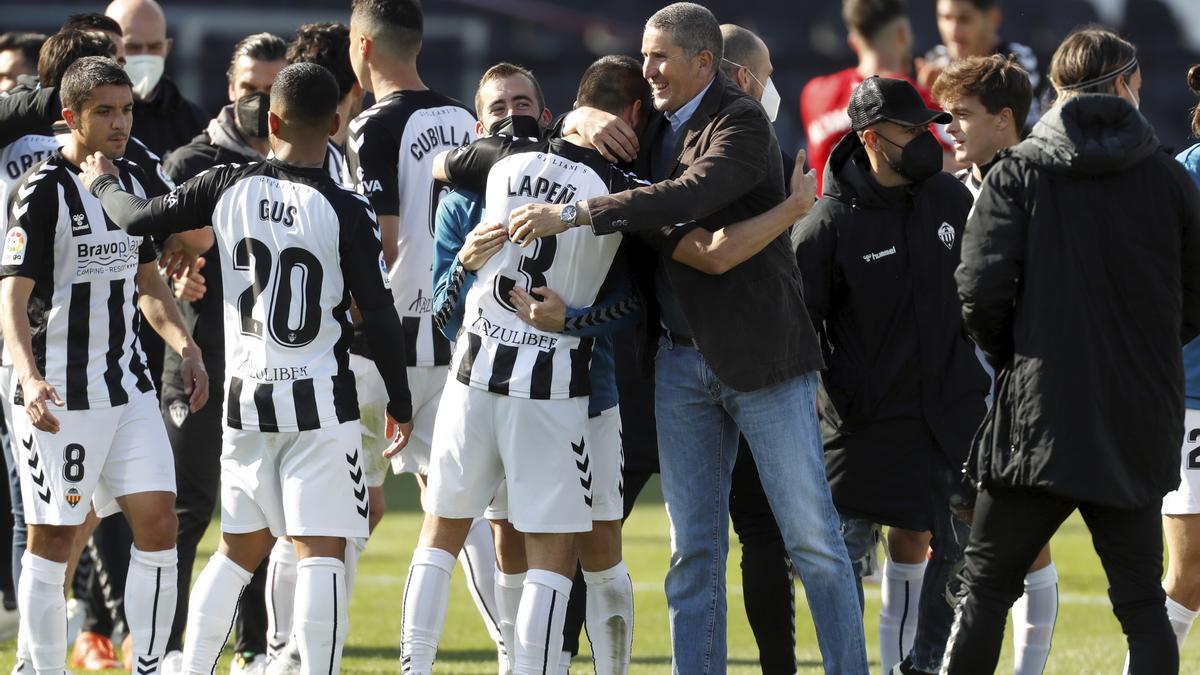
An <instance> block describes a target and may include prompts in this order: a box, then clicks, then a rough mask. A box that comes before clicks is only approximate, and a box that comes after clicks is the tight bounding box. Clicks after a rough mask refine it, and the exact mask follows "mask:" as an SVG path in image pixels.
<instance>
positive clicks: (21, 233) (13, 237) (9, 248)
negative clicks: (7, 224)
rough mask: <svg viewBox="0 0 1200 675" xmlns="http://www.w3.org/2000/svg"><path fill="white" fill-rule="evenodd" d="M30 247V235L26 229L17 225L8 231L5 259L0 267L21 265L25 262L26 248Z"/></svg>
mask: <svg viewBox="0 0 1200 675" xmlns="http://www.w3.org/2000/svg"><path fill="white" fill-rule="evenodd" d="M27 245H29V235H28V234H26V233H25V228H23V227H21V226H20V225H17V226H16V227H13V228H12V229H10V230H9V231H8V234H7V235H5V237H4V257H3V258H2V259H0V265H20V264H21V263H22V262H25V247H26V246H27Z"/></svg>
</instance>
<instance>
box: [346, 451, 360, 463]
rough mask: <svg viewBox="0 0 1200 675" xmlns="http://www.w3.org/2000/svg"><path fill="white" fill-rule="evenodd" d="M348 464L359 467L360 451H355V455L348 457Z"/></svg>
mask: <svg viewBox="0 0 1200 675" xmlns="http://www.w3.org/2000/svg"><path fill="white" fill-rule="evenodd" d="M346 463H347V464H349V465H350V466H358V450H355V451H354V454H353V455H346Z"/></svg>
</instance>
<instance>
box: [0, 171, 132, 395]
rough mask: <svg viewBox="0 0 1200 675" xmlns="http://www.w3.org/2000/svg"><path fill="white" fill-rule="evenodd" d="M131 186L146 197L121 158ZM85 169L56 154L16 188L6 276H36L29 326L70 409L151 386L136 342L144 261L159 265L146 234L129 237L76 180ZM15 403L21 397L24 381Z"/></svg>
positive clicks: (0, 264) (37, 356) (0, 271)
mask: <svg viewBox="0 0 1200 675" xmlns="http://www.w3.org/2000/svg"><path fill="white" fill-rule="evenodd" d="M116 165H117V169H118V171H119V172H120V178H119V180H120V182H121V184H122V186H124V188H125V189H126V190H127V191H129V192H131V193H133V194H138V195H145V194H146V190H145V187H144V181H146V178H145V176H144V174H143V173H142V172H141V170H140V169H138V167H137V166H135V165H134V164H133V163H131V162H127V161H125V160H117V161H116ZM78 174H79V169H78V168H77V167H75V166H74V165H72V164H71V163H70V162H68V161H67V160H66V158H64V157H63V156H62V154H61V153H60V152H58V151H54V152H53V153H52V154H51V155H50V157H49V158H48V159H46V160H44V161H43V162H42V163H41V164H40V165H36V166H35V167H34V168H33V169H32V170H31V171H30V173H28V174H27V175H26V177H25V178H24V179H23V180H22V181H21V182H20V183H19V184H18V185H17V187H16V189H15V190H14V191H13V193H12V194H11V195H10V199H9V205H10V207H11V208H10V210H9V222H8V228H7V229H6V231H5V237H4V251H3V253H2V254H0V277H9V276H20V277H26V278H29V279H32V280H33V282H34V287H33V292H32V294H31V296H30V298H29V323H30V327H31V328H32V330H33V353H34V360H35V362H36V363H37V367H38V369H39V370H40V371H41V372H42V374H43V375H44V376H45V378H46V381H47V382H49V383H50V385H51V386H53V387H54V388H55V390H56V391H57V392H58V393H59V395H60V396H61V397H62V398H63V400H65V401H66V403H67V409H68V410H90V409H96V408H108V407H112V406H118V405H124V404H125V403H127V402H128V401H129V398H130V395H131V394H133V393H134V392H135V391H140V392H148V391H152V390H153V388H154V386H153V384H152V383H151V380H150V376H149V373H148V371H147V368H146V356H145V354H144V353H143V352H142V349H141V345H140V344H139V341H138V337H137V334H138V328H139V324H140V323H141V313H140V312H139V311H138V309H137V297H138V292H137V281H136V274H137V271H138V266H139V265H142V264H145V263H153V262H154V259H155V254H154V246H153V244H152V243H151V241H150V239H149V238H148V237H140V236H130V235H128V234H126V233H125V232H124V231H123V230H121V229H120V228H119V227H117V226H116V225H115V224H114V223H113V222H112V221H111V220H110V219H109V218H108V217H107V216H106V215H105V213H104V210H103V209H102V208H101V206H100V202H99V201H98V200H97V199H96V198H95V197H93V196H92V195H91V194H89V193H88V191H87V190H86V189H84V187H83V183H81V182H80V181H79V175H78ZM13 389H14V391H13V402H14V403H16V404H18V405H20V404H23V401H22V399H21V388H20V387H14V388H13Z"/></svg>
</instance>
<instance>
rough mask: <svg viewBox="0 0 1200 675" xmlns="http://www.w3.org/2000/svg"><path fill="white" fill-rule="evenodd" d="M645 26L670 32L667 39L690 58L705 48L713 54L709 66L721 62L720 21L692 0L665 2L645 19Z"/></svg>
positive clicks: (722, 46) (722, 48) (722, 42)
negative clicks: (667, 3)
mask: <svg viewBox="0 0 1200 675" xmlns="http://www.w3.org/2000/svg"><path fill="white" fill-rule="evenodd" d="M646 27H647V28H654V29H656V30H660V31H664V32H667V31H669V32H670V33H671V41H672V42H674V43H675V44H676V45H678V46H679V47H680V48H681V49H682V50H683V55H684V56H686V57H687V58H689V59H690V58H693V57H695V56H696V55H697V54H699V53H700V52H702V51H705V50H708V51H709V52H711V53H712V56H713V67H714V68H716V67H718V66H719V65H720V63H721V56H722V55H723V54H724V41H723V40H722V39H721V24H719V23H717V17H715V16H713V13H712V12H710V11H708V8H707V7H704V6H703V5H697V4H696V3H694V2H677V3H675V4H673V5H667V6H666V7H663V8H662V9H660V10H658V11H657V12H655V13H654V15H653V16H651V17H650V18H649V19H648V20H647V21H646Z"/></svg>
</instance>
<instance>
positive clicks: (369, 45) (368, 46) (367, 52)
mask: <svg viewBox="0 0 1200 675" xmlns="http://www.w3.org/2000/svg"><path fill="white" fill-rule="evenodd" d="M374 50H375V41H374V40H372V39H371V38H370V37H368V36H366V35H359V36H358V53H359V54H362V57H363V61H366V60H367V59H369V58H371V53H372V52H373V51H374Z"/></svg>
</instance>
